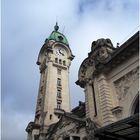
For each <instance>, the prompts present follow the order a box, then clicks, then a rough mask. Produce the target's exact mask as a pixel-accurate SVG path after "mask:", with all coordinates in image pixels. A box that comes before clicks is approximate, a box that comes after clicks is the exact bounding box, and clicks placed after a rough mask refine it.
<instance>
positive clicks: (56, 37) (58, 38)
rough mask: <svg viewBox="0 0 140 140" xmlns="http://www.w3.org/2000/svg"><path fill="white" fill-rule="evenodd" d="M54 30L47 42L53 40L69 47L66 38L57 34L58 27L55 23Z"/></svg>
mask: <svg viewBox="0 0 140 140" xmlns="http://www.w3.org/2000/svg"><path fill="white" fill-rule="evenodd" d="M54 29H55V30H54V31H53V32H52V33H51V35H50V36H49V38H48V40H55V41H58V42H61V43H64V44H66V45H69V43H68V40H67V38H66V37H65V36H64V35H63V34H62V33H60V32H58V29H59V27H58V25H57V23H56V25H55V27H54Z"/></svg>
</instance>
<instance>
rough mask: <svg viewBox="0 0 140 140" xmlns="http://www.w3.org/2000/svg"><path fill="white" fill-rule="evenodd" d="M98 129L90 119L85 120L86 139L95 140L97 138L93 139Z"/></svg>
mask: <svg viewBox="0 0 140 140" xmlns="http://www.w3.org/2000/svg"><path fill="white" fill-rule="evenodd" d="M98 127H99V125H98V124H97V123H95V122H94V121H92V120H91V119H90V118H87V120H86V131H87V134H88V135H87V138H88V140H96V139H97V138H96V137H95V135H94V134H95V130H96V129H97V128H98Z"/></svg>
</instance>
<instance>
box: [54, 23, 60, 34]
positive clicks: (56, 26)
mask: <svg viewBox="0 0 140 140" xmlns="http://www.w3.org/2000/svg"><path fill="white" fill-rule="evenodd" d="M58 29H59V26H58V24H57V22H56V25H55V26H54V30H55V31H56V32H57V31H58Z"/></svg>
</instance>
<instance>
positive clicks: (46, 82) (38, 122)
mask: <svg viewBox="0 0 140 140" xmlns="http://www.w3.org/2000/svg"><path fill="white" fill-rule="evenodd" d="M58 29H59V27H58V25H57V24H56V25H55V27H54V31H53V32H52V33H51V35H50V36H49V38H48V39H46V40H45V43H44V45H43V46H42V48H41V50H40V52H39V55H38V60H37V65H39V69H40V84H39V92H38V98H37V105H36V113H35V120H34V122H31V123H32V124H30V123H29V125H28V126H29V127H27V129H29V130H30V127H31V130H32V131H31V132H28V139H29V140H36V139H39V140H43V139H44V137H45V134H46V133H47V129H48V126H50V125H52V124H54V123H56V122H57V121H59V117H60V116H59V114H60V113H61V112H63V111H67V112H69V111H70V95H69V67H70V65H71V61H72V60H73V58H74V56H73V55H72V52H71V49H70V47H69V44H68V41H67V39H66V37H65V36H64V35H63V34H61V33H60V32H58ZM27 129H26V130H27Z"/></svg>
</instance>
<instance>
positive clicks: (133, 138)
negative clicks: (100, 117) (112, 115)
mask: <svg viewBox="0 0 140 140" xmlns="http://www.w3.org/2000/svg"><path fill="white" fill-rule="evenodd" d="M95 136H96V137H98V138H100V139H104V140H138V139H139V114H135V115H133V116H130V117H128V118H125V119H123V120H120V121H117V122H115V123H112V124H110V125H107V126H104V127H101V128H98V129H96V130H95Z"/></svg>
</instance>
